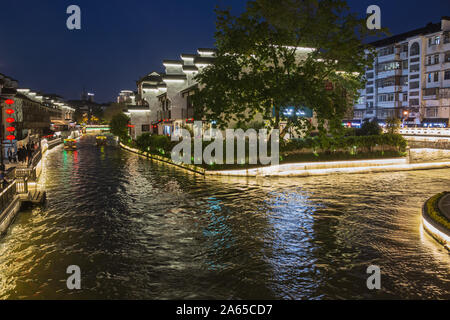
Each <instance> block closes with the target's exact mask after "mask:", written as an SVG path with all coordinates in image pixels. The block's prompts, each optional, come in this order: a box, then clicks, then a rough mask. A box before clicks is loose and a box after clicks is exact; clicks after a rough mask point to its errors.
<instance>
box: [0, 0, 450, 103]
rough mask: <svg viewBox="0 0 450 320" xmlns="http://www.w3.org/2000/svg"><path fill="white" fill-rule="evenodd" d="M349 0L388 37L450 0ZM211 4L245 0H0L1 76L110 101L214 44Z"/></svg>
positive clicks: (445, 11) (448, 9)
mask: <svg viewBox="0 0 450 320" xmlns="http://www.w3.org/2000/svg"><path fill="white" fill-rule="evenodd" d="M274 1H275V0H274ZM348 2H349V4H350V6H351V8H352V10H353V11H355V12H358V13H360V15H361V16H365V11H366V8H367V7H368V6H369V5H372V4H377V5H379V6H380V8H381V13H382V26H383V27H388V28H389V29H390V31H391V32H392V33H393V34H396V33H401V32H405V31H409V30H412V29H415V28H420V27H423V26H425V25H426V24H427V23H428V22H438V21H440V17H441V16H450V0H427V1H424V0H385V1H375V0H350V1H348ZM71 4H76V5H79V6H80V7H81V13H82V22H81V23H82V29H81V30H75V31H70V30H68V29H67V28H66V20H67V17H68V15H67V14H66V9H67V7H68V6H69V5H71ZM217 4H220V5H221V6H224V5H227V6H228V5H229V6H231V7H232V8H233V9H235V10H236V12H239V11H240V10H242V9H243V8H244V6H245V1H243V0H241V1H239V0H191V1H186V0H163V1H156V0H126V1H122V0H107V1H106V0H71V1H65V0H40V1H36V0H21V1H6V0H2V1H1V6H0V73H4V74H6V75H8V76H11V77H13V78H15V79H17V80H19V86H20V87H22V88H31V89H33V90H36V91H42V92H44V93H57V94H60V95H62V96H63V97H64V98H66V99H79V98H80V94H81V91H82V89H83V87H85V88H86V90H88V91H91V92H94V93H95V94H96V101H98V102H106V101H114V100H115V99H116V97H117V94H118V93H119V91H120V90H121V89H130V90H136V84H135V81H136V80H137V79H138V78H139V77H141V76H144V75H145V74H147V73H149V72H151V71H162V70H163V66H162V60H163V59H179V54H180V53H195V51H196V49H197V48H198V47H211V46H213V44H214V38H213V36H214V31H215V14H214V12H213V10H214V7H215V6H216V5H217Z"/></svg>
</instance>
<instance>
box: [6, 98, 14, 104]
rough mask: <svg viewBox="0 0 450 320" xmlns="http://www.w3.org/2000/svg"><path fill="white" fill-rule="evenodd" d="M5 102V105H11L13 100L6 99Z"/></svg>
mask: <svg viewBox="0 0 450 320" xmlns="http://www.w3.org/2000/svg"><path fill="white" fill-rule="evenodd" d="M5 103H6V104H7V105H12V104H14V100H12V99H7V100H5Z"/></svg>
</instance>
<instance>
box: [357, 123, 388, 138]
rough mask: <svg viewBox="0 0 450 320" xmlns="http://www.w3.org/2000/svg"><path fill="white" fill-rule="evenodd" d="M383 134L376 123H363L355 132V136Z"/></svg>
mask: <svg viewBox="0 0 450 320" xmlns="http://www.w3.org/2000/svg"><path fill="white" fill-rule="evenodd" d="M382 132H383V129H381V127H380V125H379V124H378V122H376V121H371V122H369V121H364V123H363V124H362V126H361V128H360V129H357V130H356V132H355V133H356V135H357V136H373V135H380V134H381V133H382Z"/></svg>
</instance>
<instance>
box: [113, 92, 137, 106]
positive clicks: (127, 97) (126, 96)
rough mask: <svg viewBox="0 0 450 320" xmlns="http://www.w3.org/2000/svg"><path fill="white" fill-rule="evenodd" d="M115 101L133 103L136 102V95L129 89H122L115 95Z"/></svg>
mask: <svg viewBox="0 0 450 320" xmlns="http://www.w3.org/2000/svg"><path fill="white" fill-rule="evenodd" d="M117 103H123V104H129V105H135V104H136V95H135V93H134V92H133V91H131V90H122V91H120V93H119V96H118V97H117Z"/></svg>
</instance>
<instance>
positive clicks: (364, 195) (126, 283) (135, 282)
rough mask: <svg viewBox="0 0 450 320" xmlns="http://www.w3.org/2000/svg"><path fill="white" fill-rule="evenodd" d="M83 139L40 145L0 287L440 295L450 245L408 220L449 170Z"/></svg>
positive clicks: (244, 295)
mask: <svg viewBox="0 0 450 320" xmlns="http://www.w3.org/2000/svg"><path fill="white" fill-rule="evenodd" d="M94 142H95V140H94V138H92V137H84V138H82V140H81V142H80V143H79V150H78V151H77V152H65V151H63V150H62V148H61V147H59V148H57V149H54V150H52V151H51V152H50V153H49V154H47V156H46V160H45V168H44V174H43V176H42V179H41V180H42V181H41V182H40V183H41V184H43V185H45V188H46V190H47V204H46V205H45V206H44V207H42V208H39V207H36V208H34V209H32V210H27V211H22V212H21V213H20V214H19V215H18V217H17V219H16V221H15V223H14V224H13V226H12V227H11V228H10V230H9V232H8V234H7V235H6V236H5V237H3V238H0V298H3V299H5V298H31V299H82V298H87V299H110V298H112V299H116V298H123V299H142V298H145V299H210V298H211V299H348V298H357V299H359V298H364V299H379V298H388V299H391V298H405V299H417V298H418V299H425V298H439V299H450V256H449V254H448V253H447V252H446V251H445V250H444V249H443V248H442V247H441V246H440V245H438V244H436V243H435V242H434V240H433V239H431V238H430V237H429V236H428V235H427V234H424V233H423V232H422V231H421V225H420V223H421V219H420V207H421V205H422V203H423V201H424V200H425V199H427V198H428V197H430V196H431V195H433V194H435V193H437V192H441V191H443V190H446V189H447V190H448V189H450V170H448V169H445V170H430V171H415V172H399V173H381V174H369V175H367V174H366V175H359V174H358V175H338V176H328V177H310V178H279V179H276V178H275V179H253V178H252V179H246V178H214V179H211V178H204V177H200V176H194V175H192V174H189V173H186V172H184V171H179V170H178V169H176V168H173V167H169V166H167V165H162V164H159V163H152V162H150V161H148V160H146V159H143V158H141V157H139V156H137V155H134V154H130V153H127V152H125V151H123V150H120V149H118V148H117V147H114V146H106V147H103V148H99V147H96V146H95V145H94ZM372 264H375V265H378V266H380V268H381V274H382V278H381V285H382V290H379V291H375V292H374V291H369V290H368V289H367V287H366V279H367V277H368V275H367V274H366V269H367V267H368V266H369V265H372ZM69 265H78V266H80V267H81V272H82V290H80V291H69V290H68V289H67V288H66V279H67V277H68V275H67V274H66V268H67V267H68V266H69Z"/></svg>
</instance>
